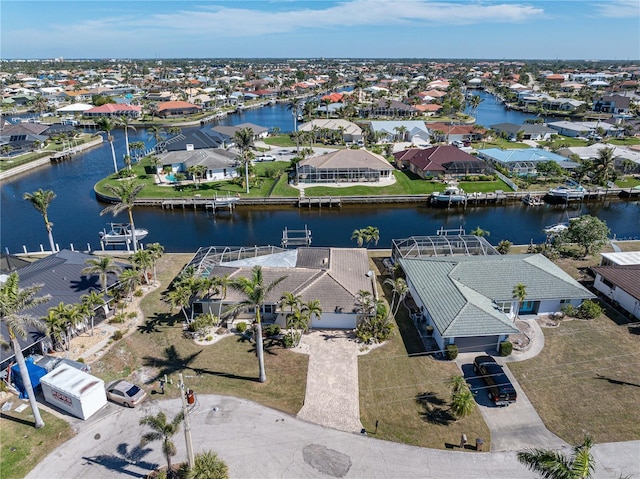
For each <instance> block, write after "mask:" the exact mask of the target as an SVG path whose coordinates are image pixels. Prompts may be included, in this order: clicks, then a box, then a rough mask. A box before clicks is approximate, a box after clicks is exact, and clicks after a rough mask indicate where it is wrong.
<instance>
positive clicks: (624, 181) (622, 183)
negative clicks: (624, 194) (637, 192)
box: [616, 175, 640, 188]
mask: <svg viewBox="0 0 640 479" xmlns="http://www.w3.org/2000/svg"><path fill="white" fill-rule="evenodd" d="M638 185H640V176H632V175H629V176H625V177H624V178H620V179H617V180H616V186H617V187H619V188H635V187H636V186H638Z"/></svg>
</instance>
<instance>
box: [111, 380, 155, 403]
mask: <svg viewBox="0 0 640 479" xmlns="http://www.w3.org/2000/svg"><path fill="white" fill-rule="evenodd" d="M107 397H108V398H109V399H110V400H111V401H113V402H117V403H118V404H122V405H124V406H126V407H135V406H136V405H138V404H140V403H141V402H142V401H143V400H144V398H146V397H147V393H146V392H144V389H142V388H141V387H139V386H136V385H135V384H132V383H130V382H128V381H125V380H124V379H120V380H118V381H116V382H114V383H111V384H110V385H109V386H108V387H107Z"/></svg>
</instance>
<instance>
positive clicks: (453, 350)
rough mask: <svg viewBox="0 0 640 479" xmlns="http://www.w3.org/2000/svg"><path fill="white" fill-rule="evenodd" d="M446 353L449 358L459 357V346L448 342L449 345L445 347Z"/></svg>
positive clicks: (451, 359)
mask: <svg viewBox="0 0 640 479" xmlns="http://www.w3.org/2000/svg"><path fill="white" fill-rule="evenodd" d="M444 351H445V355H446V357H447V359H448V360H450V361H453V360H454V359H455V358H457V357H458V346H456V345H455V344H447V347H446V348H445V349H444Z"/></svg>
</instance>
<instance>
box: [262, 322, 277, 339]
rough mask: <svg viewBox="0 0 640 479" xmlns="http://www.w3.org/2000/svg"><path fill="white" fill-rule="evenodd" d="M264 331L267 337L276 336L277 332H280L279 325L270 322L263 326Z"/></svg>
mask: <svg viewBox="0 0 640 479" xmlns="http://www.w3.org/2000/svg"><path fill="white" fill-rule="evenodd" d="M264 333H265V334H266V336H267V338H270V337H272V336H277V335H278V334H280V325H279V324H270V325H269V326H267V327H266V328H265V330H264Z"/></svg>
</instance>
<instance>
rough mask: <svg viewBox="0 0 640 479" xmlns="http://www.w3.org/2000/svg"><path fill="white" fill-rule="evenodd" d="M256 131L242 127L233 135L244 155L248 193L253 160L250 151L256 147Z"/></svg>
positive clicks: (243, 161)
mask: <svg viewBox="0 0 640 479" xmlns="http://www.w3.org/2000/svg"><path fill="white" fill-rule="evenodd" d="M253 137H254V133H253V130H252V129H251V128H249V127H246V128H241V129H240V130H238V131H236V133H235V134H234V135H233V141H234V142H235V144H236V146H237V147H238V149H239V150H240V154H241V155H242V163H243V165H244V174H245V182H246V187H247V193H249V162H250V161H251V158H250V153H251V149H252V148H253V147H254V143H253V142H254V140H253Z"/></svg>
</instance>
